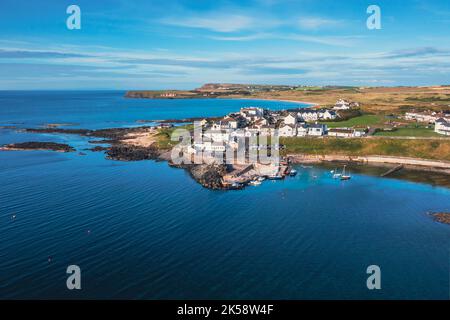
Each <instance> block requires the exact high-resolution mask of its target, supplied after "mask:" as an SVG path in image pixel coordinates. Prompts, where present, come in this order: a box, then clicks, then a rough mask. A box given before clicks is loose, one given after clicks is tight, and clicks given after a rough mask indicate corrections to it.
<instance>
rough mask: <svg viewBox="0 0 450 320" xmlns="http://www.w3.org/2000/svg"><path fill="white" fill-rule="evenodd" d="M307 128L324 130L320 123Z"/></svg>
mask: <svg viewBox="0 0 450 320" xmlns="http://www.w3.org/2000/svg"><path fill="white" fill-rule="evenodd" d="M309 127H310V128H320V129H323V128H325V125H323V124H320V123H315V124H311V125H309Z"/></svg>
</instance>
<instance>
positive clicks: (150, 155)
mask: <svg viewBox="0 0 450 320" xmlns="http://www.w3.org/2000/svg"><path fill="white" fill-rule="evenodd" d="M106 154H107V158H108V159H113V160H120V161H140V160H155V159H157V158H158V156H159V154H160V151H159V150H158V149H157V148H156V147H153V146H150V147H138V146H132V145H127V144H116V145H113V146H112V147H111V148H110V149H109V150H108V151H106Z"/></svg>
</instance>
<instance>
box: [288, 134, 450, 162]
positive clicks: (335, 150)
mask: <svg viewBox="0 0 450 320" xmlns="http://www.w3.org/2000/svg"><path fill="white" fill-rule="evenodd" d="M280 143H282V144H284V145H285V146H286V149H285V150H284V153H287V154H295V153H297V154H315V155H333V154H335V155H353V156H368V155H386V156H399V157H411V158H422V159H437V160H447V161H450V139H445V140H438V139H433V140H411V139H386V138H383V137H379V138H373V139H367V138H351V139H349V138H332V137H328V138H323V139H318V138H300V137H293V138H281V139H280Z"/></svg>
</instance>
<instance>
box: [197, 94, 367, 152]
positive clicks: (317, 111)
mask: <svg viewBox="0 0 450 320" xmlns="http://www.w3.org/2000/svg"><path fill="white" fill-rule="evenodd" d="M356 106H358V104H357V103H350V102H347V101H345V100H339V101H338V102H337V103H336V105H335V106H334V107H333V108H330V109H328V108H318V107H312V108H297V109H290V110H281V111H273V110H268V109H263V108H259V107H247V108H241V109H240V111H239V112H236V113H231V114H228V115H226V116H225V117H223V118H221V119H219V120H215V121H210V120H208V119H203V120H201V121H199V122H198V123H197V124H198V125H200V126H201V127H202V130H203V131H202V139H201V140H200V141H199V140H194V143H193V144H192V146H191V148H189V152H190V153H196V152H200V151H225V150H226V149H227V147H231V148H233V149H236V148H237V143H238V140H239V138H251V137H269V136H270V137H275V136H277V137H324V136H330V137H331V136H332V137H342V138H351V137H362V136H364V135H365V134H366V131H363V130H356V129H354V128H348V127H337V128H330V129H329V128H328V127H327V125H326V124H323V123H321V122H326V121H334V120H337V119H338V118H339V117H340V115H339V111H340V110H348V109H350V108H352V107H356Z"/></svg>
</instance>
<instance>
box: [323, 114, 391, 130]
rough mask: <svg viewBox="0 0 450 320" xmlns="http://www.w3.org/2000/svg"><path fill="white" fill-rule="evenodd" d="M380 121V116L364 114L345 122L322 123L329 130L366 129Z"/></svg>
mask: <svg viewBox="0 0 450 320" xmlns="http://www.w3.org/2000/svg"><path fill="white" fill-rule="evenodd" d="M381 121H382V118H381V116H378V115H373V114H366V115H363V116H359V117H355V118H351V119H349V120H345V121H335V122H333V121H328V122H322V123H324V124H326V125H327V126H328V127H329V128H337V127H355V126H356V127H367V126H372V125H375V124H379V123H380V122H381Z"/></svg>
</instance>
